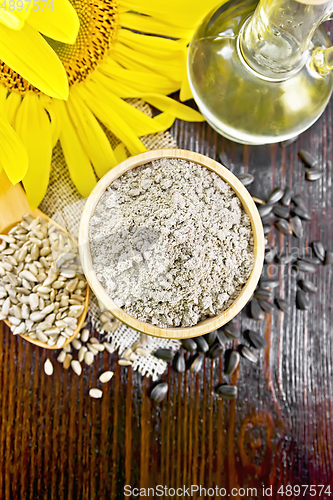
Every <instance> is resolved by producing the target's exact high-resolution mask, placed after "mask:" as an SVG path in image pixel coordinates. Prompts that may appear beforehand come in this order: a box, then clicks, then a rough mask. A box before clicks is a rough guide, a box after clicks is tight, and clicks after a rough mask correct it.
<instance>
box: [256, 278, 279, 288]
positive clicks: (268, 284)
mask: <svg viewBox="0 0 333 500" xmlns="http://www.w3.org/2000/svg"><path fill="white" fill-rule="evenodd" d="M279 285H280V281H279V280H273V279H270V278H260V281H259V287H260V288H276V287H278V286H279Z"/></svg>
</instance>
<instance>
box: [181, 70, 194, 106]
mask: <svg viewBox="0 0 333 500" xmlns="http://www.w3.org/2000/svg"><path fill="white" fill-rule="evenodd" d="M179 97H180V100H181V101H188V100H189V99H193V94H192V90H191V87H190V84H189V82H188V78H187V75H186V78H184V80H183V82H182V86H181V89H180V94H179Z"/></svg>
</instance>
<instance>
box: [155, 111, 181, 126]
mask: <svg viewBox="0 0 333 500" xmlns="http://www.w3.org/2000/svg"><path fill="white" fill-rule="evenodd" d="M175 119H176V117H175V116H174V115H170V114H169V113H160V114H159V115H157V116H155V117H154V120H155V121H156V122H158V123H159V124H160V125H161V126H162V127H163V129H164V130H167V129H168V128H170V127H172V125H173V123H174V121H175Z"/></svg>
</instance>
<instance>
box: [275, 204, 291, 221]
mask: <svg viewBox="0 0 333 500" xmlns="http://www.w3.org/2000/svg"><path fill="white" fill-rule="evenodd" d="M273 213H274V214H275V215H276V216H277V217H282V219H288V217H289V208H288V207H284V206H283V205H275V206H274V207H273Z"/></svg>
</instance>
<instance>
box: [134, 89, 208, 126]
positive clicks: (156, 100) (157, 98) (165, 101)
mask: <svg viewBox="0 0 333 500" xmlns="http://www.w3.org/2000/svg"><path fill="white" fill-rule="evenodd" d="M141 97H142V99H143V100H144V101H146V102H148V103H149V104H151V105H152V106H154V107H155V108H157V109H160V110H161V111H165V112H166V113H170V114H171V115H173V116H176V117H177V118H180V119H181V120H185V121H190V122H203V121H204V120H205V119H204V117H203V116H202V115H201V114H200V113H198V111H195V110H194V109H192V108H190V107H189V106H185V104H182V103H180V102H177V101H175V100H174V99H171V98H170V97H167V96H163V95H159V94H142V96H141Z"/></svg>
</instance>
